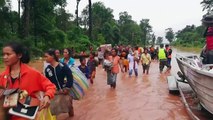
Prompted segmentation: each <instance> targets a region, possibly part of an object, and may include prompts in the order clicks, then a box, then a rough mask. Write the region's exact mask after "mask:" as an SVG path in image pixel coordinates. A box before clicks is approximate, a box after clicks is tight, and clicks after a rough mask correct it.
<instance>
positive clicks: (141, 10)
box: [12, 0, 205, 37]
mask: <svg viewBox="0 0 213 120" xmlns="http://www.w3.org/2000/svg"><path fill="white" fill-rule="evenodd" d="M12 1H13V9H15V10H17V6H18V5H17V0H12ZM97 1H101V2H103V3H104V5H105V6H106V7H109V8H111V9H113V14H114V17H115V19H116V20H118V18H119V13H120V12H124V11H127V12H128V14H129V15H131V16H132V19H133V20H134V21H137V22H138V23H139V22H140V20H141V19H144V18H147V19H150V25H151V26H152V27H153V31H154V32H155V34H156V35H157V36H163V37H164V36H165V34H164V33H165V29H166V28H169V27H171V28H173V30H174V32H176V31H177V30H181V29H183V28H184V27H185V26H186V25H192V24H194V25H196V26H198V25H201V21H200V20H201V18H202V16H203V14H204V13H205V12H202V6H201V5H200V2H201V1H202V0H92V2H93V3H94V2H97ZM67 2H68V5H67V7H66V9H67V10H68V11H69V12H71V13H72V14H74V13H75V9H76V0H67ZM87 4H88V0H81V1H80V4H79V11H82V10H83V8H85V6H86V5H87ZM79 14H80V13H79Z"/></svg>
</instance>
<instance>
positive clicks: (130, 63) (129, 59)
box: [127, 54, 138, 70]
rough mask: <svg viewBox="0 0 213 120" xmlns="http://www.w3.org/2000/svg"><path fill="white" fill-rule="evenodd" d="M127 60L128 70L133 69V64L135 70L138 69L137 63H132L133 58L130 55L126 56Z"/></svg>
mask: <svg viewBox="0 0 213 120" xmlns="http://www.w3.org/2000/svg"><path fill="white" fill-rule="evenodd" d="M127 59H128V61H129V69H130V70H131V69H133V68H134V63H135V69H138V63H137V62H136V61H134V56H133V55H131V54H128V56H127Z"/></svg>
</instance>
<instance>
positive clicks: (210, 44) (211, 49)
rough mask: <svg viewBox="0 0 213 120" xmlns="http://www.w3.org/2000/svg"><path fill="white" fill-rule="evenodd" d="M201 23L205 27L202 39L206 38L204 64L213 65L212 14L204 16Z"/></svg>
mask: <svg viewBox="0 0 213 120" xmlns="http://www.w3.org/2000/svg"><path fill="white" fill-rule="evenodd" d="M202 23H203V25H205V26H206V27H207V28H206V31H205V33H204V37H206V49H205V53H206V64H213V14H206V15H204V16H203V19H202Z"/></svg>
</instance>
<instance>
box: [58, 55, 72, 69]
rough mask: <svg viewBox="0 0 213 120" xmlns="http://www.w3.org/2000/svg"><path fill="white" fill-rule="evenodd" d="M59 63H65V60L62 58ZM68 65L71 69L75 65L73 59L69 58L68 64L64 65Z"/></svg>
mask: <svg viewBox="0 0 213 120" xmlns="http://www.w3.org/2000/svg"><path fill="white" fill-rule="evenodd" d="M59 61H60V62H61V63H65V59H64V58H62V59H60V60H59ZM66 64H67V65H68V67H72V66H74V64H75V59H73V58H72V57H70V59H69V61H68V63H66Z"/></svg>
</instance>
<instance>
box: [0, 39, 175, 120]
mask: <svg viewBox="0 0 213 120" xmlns="http://www.w3.org/2000/svg"><path fill="white" fill-rule="evenodd" d="M62 53H63V57H62V58H61V51H60V50H58V49H56V50H55V49H49V50H48V51H46V52H45V53H44V58H45V63H44V70H43V73H40V72H38V71H36V70H34V69H32V68H31V67H29V66H28V65H27V63H28V62H29V61H30V57H29V53H28V50H27V49H26V47H24V46H22V44H20V43H16V42H13V43H8V44H7V45H5V46H4V47H3V61H4V63H5V65H6V66H7V69H6V70H5V71H4V72H3V73H1V75H0V86H1V87H4V88H6V89H12V88H19V89H20V90H24V91H27V94H28V95H29V96H31V97H35V95H34V94H35V93H36V92H38V91H43V92H44V96H43V99H42V100H41V103H40V109H43V108H47V107H48V106H49V105H50V104H51V99H53V98H55V97H56V96H59V95H61V94H62V95H64V96H67V97H70V99H69V100H68V101H64V104H67V105H68V104H69V105H70V106H68V107H69V109H68V110H67V113H68V114H69V116H73V115H74V110H73V106H72V96H70V94H69V89H70V88H71V87H72V86H73V76H72V71H71V69H70V67H72V66H78V68H79V70H81V71H82V73H84V75H85V76H86V78H87V79H88V81H89V82H90V84H94V78H95V76H96V67H97V66H98V65H101V66H102V67H103V68H104V69H105V71H106V73H107V80H106V81H107V84H108V85H110V86H111V87H112V88H114V89H115V88H116V80H117V74H118V73H119V72H120V71H121V72H128V74H129V77H131V76H132V75H133V73H134V75H135V76H136V77H137V76H138V73H139V72H140V71H139V70H138V68H139V67H140V64H141V66H142V68H143V69H142V70H143V71H142V73H143V74H149V68H150V65H151V62H152V61H158V60H159V69H160V72H161V73H162V71H163V68H164V66H167V69H168V70H169V69H171V54H172V49H171V48H170V46H169V45H166V46H165V48H164V46H163V45H160V48H159V49H158V47H157V48H154V47H153V46H151V47H149V48H142V47H137V46H136V47H130V46H122V45H120V46H115V47H112V48H107V49H101V48H99V49H98V50H97V51H93V49H92V50H90V53H89V58H86V57H85V56H86V53H85V52H81V54H80V58H79V61H80V65H76V61H75V59H74V58H73V56H72V55H73V51H72V50H71V49H69V48H65V49H63V50H62ZM96 57H97V59H96ZM31 85H33V86H31ZM54 104H56V103H54ZM10 119H11V120H17V119H23V120H24V118H21V117H18V116H15V115H10Z"/></svg>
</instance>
